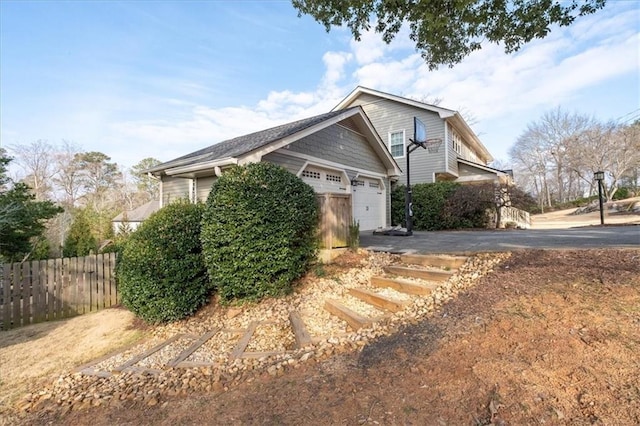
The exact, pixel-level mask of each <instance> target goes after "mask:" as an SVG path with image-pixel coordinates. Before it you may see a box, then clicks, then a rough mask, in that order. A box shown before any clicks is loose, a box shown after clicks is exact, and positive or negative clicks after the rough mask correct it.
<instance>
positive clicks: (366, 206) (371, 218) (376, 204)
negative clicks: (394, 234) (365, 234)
mask: <svg viewBox="0 0 640 426" xmlns="http://www.w3.org/2000/svg"><path fill="white" fill-rule="evenodd" d="M353 183H354V184H355V185H353V198H352V203H353V218H354V219H355V220H356V221H359V222H360V230H361V231H370V230H373V229H377V228H379V227H384V226H385V222H386V221H385V216H386V210H387V209H386V203H385V200H386V197H385V191H384V188H383V187H382V183H381V182H380V180H378V179H369V178H363V177H359V178H357V180H356V181H355V182H353Z"/></svg>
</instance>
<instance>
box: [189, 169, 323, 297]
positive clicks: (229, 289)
mask: <svg viewBox="0 0 640 426" xmlns="http://www.w3.org/2000/svg"><path fill="white" fill-rule="evenodd" d="M317 224H318V210H317V205H316V199H315V194H314V192H313V189H312V188H311V187H310V186H309V185H307V184H306V183H304V182H303V181H302V180H301V179H300V178H298V177H297V176H295V175H293V174H291V173H289V172H288V171H287V170H285V169H284V168H282V167H280V166H276V165H273V164H269V163H257V164H249V165H247V166H242V167H240V166H238V167H234V168H232V169H230V170H229V171H227V172H225V173H224V174H223V175H222V176H221V177H220V178H219V179H218V180H217V181H216V182H215V183H214V184H213V187H212V190H211V193H210V194H209V198H208V199H207V205H206V209H205V212H204V215H203V222H202V248H203V253H204V258H205V263H206V266H207V270H208V272H209V278H210V280H211V282H212V284H213V285H214V286H215V287H216V288H217V290H218V294H219V295H220V298H221V300H222V301H229V300H232V299H246V300H257V299H260V298H262V297H264V296H278V295H282V294H286V293H289V292H290V291H291V289H292V283H293V281H294V280H295V279H297V278H298V277H300V276H301V275H302V274H303V273H304V272H305V271H306V270H307V268H308V267H309V264H310V263H311V262H312V261H313V260H314V259H315V255H316V249H317V238H316V229H317Z"/></svg>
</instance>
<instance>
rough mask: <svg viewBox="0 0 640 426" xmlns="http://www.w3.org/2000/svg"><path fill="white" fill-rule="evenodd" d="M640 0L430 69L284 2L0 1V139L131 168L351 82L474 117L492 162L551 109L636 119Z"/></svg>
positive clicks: (343, 90) (402, 48)
mask: <svg viewBox="0 0 640 426" xmlns="http://www.w3.org/2000/svg"><path fill="white" fill-rule="evenodd" d="M639 51H640V2H639V1H636V0H629V1H624V0H623V1H611V0H610V1H609V2H608V4H607V6H606V7H605V9H604V10H602V11H600V12H598V13H596V14H595V15H592V16H589V17H586V18H583V19H581V20H579V21H578V22H577V23H576V24H574V25H573V26H571V27H569V28H565V29H555V31H553V32H552V33H551V35H550V36H549V37H547V38H546V39H544V40H539V41H535V42H533V43H531V44H529V45H527V46H526V47H525V48H523V49H522V50H521V51H519V52H518V53H516V54H513V55H506V54H504V53H503V50H502V49H501V47H500V46H495V45H486V46H485V47H484V48H483V49H482V50H481V51H479V52H475V53H474V54H472V55H471V56H470V57H469V58H467V59H466V60H465V61H464V62H462V63H461V64H459V65H457V66H456V67H454V68H452V69H451V68H447V67H444V68H441V69H439V70H437V71H435V72H430V71H429V70H428V68H427V67H426V65H424V63H423V62H422V59H421V58H420V56H419V54H417V53H416V52H415V50H414V48H413V44H412V43H411V41H410V40H409V39H408V36H407V32H406V31H402V32H401V34H400V35H399V36H398V37H397V39H396V40H395V41H394V42H393V43H392V44H391V45H385V44H384V43H383V42H382V41H380V38H379V36H378V35H377V34H375V33H368V34H364V36H363V38H362V41H361V42H359V43H358V42H354V41H353V40H352V38H351V35H350V33H349V32H348V31H347V30H345V29H334V30H332V31H331V32H330V33H326V32H325V30H324V27H323V26H321V25H320V24H317V23H316V22H315V21H314V20H313V19H312V18H310V17H302V18H298V17H297V12H296V10H294V8H293V7H292V6H291V4H290V2H289V1H183V2H170V1H158V2H156V1H133V2H112V1H85V2H80V1H66V2H56V1H15V0H2V1H1V2H0V145H1V146H3V147H10V146H12V145H16V144H27V143H30V142H33V141H35V140H38V139H45V140H48V141H50V142H52V143H59V142H61V141H62V140H67V141H72V142H74V143H76V144H77V145H78V146H80V147H81V148H82V149H83V150H86V151H89V150H95V151H101V152H104V153H105V154H107V155H109V156H111V157H112V159H113V160H114V161H116V162H117V163H118V164H120V165H122V166H124V167H129V166H131V165H133V164H135V163H137V162H138V161H139V160H141V159H142V158H144V157H148V156H153V157H156V158H158V159H160V160H162V161H166V160H170V159H172V158H175V157H177V156H180V155H184V154H187V153H189V152H192V151H194V150H196V149H199V148H202V147H205V146H208V145H212V144H214V143H216V142H219V141H222V140H224V139H228V138H231V137H235V136H239V135H242V134H245V133H249V132H252V131H255V130H260V129H264V128H268V127H271V126H274V125H277V124H281V123H284V122H287V121H292V120H296V119H299V118H304V117H308V116H312V115H315V114H320V113H322V112H326V111H328V110H330V109H331V108H332V107H333V106H335V105H336V104H337V103H338V102H339V101H340V100H341V99H342V98H343V97H344V96H346V95H347V94H348V93H349V92H350V91H351V90H352V89H353V88H354V87H355V86H357V85H358V84H361V85H364V86H367V87H371V88H374V89H378V90H383V91H387V92H391V93H394V94H398V95H403V96H409V97H414V98H417V99H432V98H436V97H437V98H441V99H442V102H441V106H444V107H447V108H452V109H458V110H461V111H463V112H464V113H465V114H468V115H469V114H470V115H472V116H473V117H475V121H476V122H475V123H474V124H472V128H473V129H474V130H475V131H476V133H477V134H478V135H479V137H480V139H481V140H482V141H483V142H484V144H485V145H486V146H487V147H488V149H489V150H490V152H492V153H493V155H494V157H496V158H498V159H504V160H507V158H508V155H507V152H508V149H509V147H510V146H511V145H512V144H513V142H514V141H515V140H516V139H517V137H518V136H519V135H520V134H521V133H522V132H523V131H524V130H525V128H526V125H527V123H529V122H531V121H534V120H537V119H538V118H540V116H541V115H542V114H543V113H544V112H545V111H548V110H550V109H553V108H555V107H557V106H561V107H563V108H564V109H567V110H569V111H575V112H579V113H583V114H590V115H593V116H594V117H596V118H598V119H601V120H610V119H613V120H616V119H619V121H620V122H624V121H626V120H627V121H628V120H630V119H631V118H638V117H640V110H639V108H640V57H639Z"/></svg>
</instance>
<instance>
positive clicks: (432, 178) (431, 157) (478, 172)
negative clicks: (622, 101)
mask: <svg viewBox="0 0 640 426" xmlns="http://www.w3.org/2000/svg"><path fill="white" fill-rule="evenodd" d="M356 105H357V106H360V107H361V108H362V109H363V110H364V111H365V113H366V114H367V116H368V117H369V119H370V120H371V123H372V124H373V127H374V128H375V129H376V131H377V132H378V134H379V135H380V138H381V139H382V140H383V141H384V142H385V143H386V145H387V147H388V149H389V152H391V154H392V156H393V158H394V159H395V160H396V161H397V163H398V165H399V167H400V168H401V169H402V170H403V171H404V170H405V169H406V161H407V159H406V148H407V146H408V145H409V144H410V143H411V142H410V139H413V137H414V134H413V133H414V117H416V118H418V119H419V120H420V121H421V122H422V123H423V124H424V125H425V127H426V139H427V141H428V146H429V149H420V148H418V149H417V150H415V151H413V152H412V153H411V155H410V157H409V159H410V172H411V183H412V184H416V183H432V182H437V181H455V182H460V183H464V184H474V183H485V182H492V183H496V184H497V183H500V184H509V185H510V184H513V177H512V175H511V171H507V170H498V169H495V168H492V167H489V166H488V164H489V163H490V162H491V161H493V157H492V156H491V154H490V153H489V151H488V150H487V148H486V147H485V146H484V145H483V144H482V142H481V141H480V139H478V137H477V136H476V134H475V133H474V132H473V130H471V127H469V125H468V124H467V122H466V121H465V120H464V118H462V116H461V115H460V113H458V112H457V111H454V110H451V109H447V108H442V107H439V106H435V105H429V104H426V103H424V102H419V101H415V100H413V99H407V98H403V97H401V96H396V95H392V94H389V93H384V92H380V91H378V90H373V89H368V88H366V87H361V86H358V87H356V88H355V89H354V90H353V91H352V92H351V93H350V94H349V95H347V97H346V98H344V99H343V100H342V101H341V102H340V103H339V104H338V105H337V106H336V107H335V108H334V109H333V110H334V111H340V110H343V109H345V108H352V107H354V106H356ZM406 182H407V177H406V174H403V176H401V178H400V179H399V180H398V183H403V184H406ZM509 222H511V223H515V224H516V226H518V227H522V228H528V227H529V226H530V224H531V221H530V218H529V213H527V212H524V211H521V210H518V209H516V208H513V207H510V206H505V207H502V208H501V221H500V224H499V226H500V227H502V226H506V225H508V224H509Z"/></svg>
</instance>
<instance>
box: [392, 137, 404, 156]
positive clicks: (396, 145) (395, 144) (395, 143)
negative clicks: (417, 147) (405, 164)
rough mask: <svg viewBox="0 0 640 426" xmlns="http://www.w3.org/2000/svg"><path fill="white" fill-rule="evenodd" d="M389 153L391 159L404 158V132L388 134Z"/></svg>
mask: <svg viewBox="0 0 640 426" xmlns="http://www.w3.org/2000/svg"><path fill="white" fill-rule="evenodd" d="M389 151H390V152H391V155H392V156H393V157H396V158H397V157H404V130H401V131H399V132H391V133H389Z"/></svg>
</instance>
